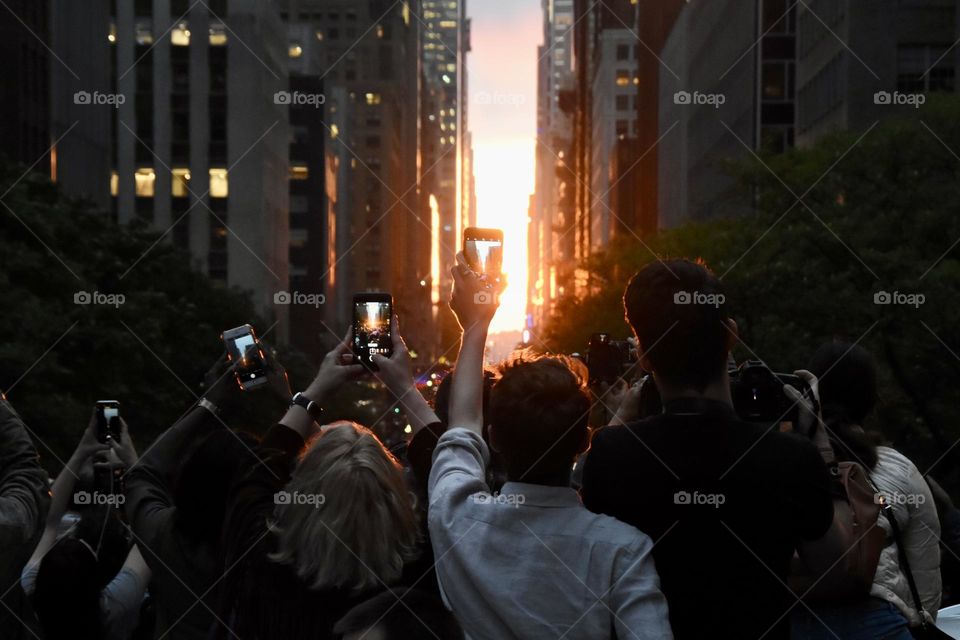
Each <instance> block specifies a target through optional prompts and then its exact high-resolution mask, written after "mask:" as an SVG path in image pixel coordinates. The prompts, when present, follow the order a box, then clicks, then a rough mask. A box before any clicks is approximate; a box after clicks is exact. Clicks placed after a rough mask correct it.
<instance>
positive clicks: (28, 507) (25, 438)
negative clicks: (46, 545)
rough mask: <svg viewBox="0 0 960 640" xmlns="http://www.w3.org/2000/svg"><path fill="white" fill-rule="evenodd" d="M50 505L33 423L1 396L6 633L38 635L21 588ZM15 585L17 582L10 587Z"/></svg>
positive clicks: (0, 527) (0, 620)
mask: <svg viewBox="0 0 960 640" xmlns="http://www.w3.org/2000/svg"><path fill="white" fill-rule="evenodd" d="M49 507H50V487H49V483H48V477H47V474H46V472H45V471H44V470H43V469H42V468H41V467H40V463H39V461H38V459H37V449H36V447H34V445H33V441H31V439H30V435H29V434H28V431H27V427H26V425H25V424H24V423H23V420H21V419H20V416H19V415H17V412H16V411H14V410H13V407H12V406H10V403H8V402H7V401H6V400H3V399H0V589H2V590H3V591H2V592H0V593H4V592H5V595H4V596H3V605H2V606H0V634H2V636H3V637H4V638H11V639H18V638H21V637H33V636H32V635H31V634H29V633H28V632H27V631H26V629H25V628H24V626H23V623H22V621H24V620H28V619H29V616H28V615H27V614H26V611H25V609H24V607H25V605H26V602H25V597H24V595H23V591H22V589H21V588H20V572H21V571H22V570H23V566H24V565H25V564H26V562H27V560H28V559H29V558H30V554H31V553H32V552H33V549H34V548H35V547H36V545H37V542H38V540H39V539H40V535H41V533H42V532H43V524H44V521H45V520H46V517H47V509H48V508H49ZM9 587H12V588H9Z"/></svg>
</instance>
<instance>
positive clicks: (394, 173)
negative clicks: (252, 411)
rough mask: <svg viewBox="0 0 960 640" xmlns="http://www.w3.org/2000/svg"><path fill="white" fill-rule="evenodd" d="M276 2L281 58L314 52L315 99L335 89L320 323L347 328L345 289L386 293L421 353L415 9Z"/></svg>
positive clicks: (425, 324) (425, 236)
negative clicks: (284, 35) (282, 31)
mask: <svg viewBox="0 0 960 640" xmlns="http://www.w3.org/2000/svg"><path fill="white" fill-rule="evenodd" d="M280 4H281V15H282V17H283V19H284V20H285V21H286V23H287V28H288V34H290V37H291V40H290V41H289V42H288V43H287V44H288V54H290V53H293V54H294V55H296V52H297V51H298V49H297V48H296V47H300V49H299V51H301V52H302V53H301V54H300V55H305V54H306V52H308V51H309V50H312V49H313V48H317V49H318V50H319V55H320V71H319V79H322V81H323V87H324V94H325V95H326V96H328V98H329V97H330V96H331V95H333V94H334V93H336V92H337V91H338V90H340V91H341V92H340V93H339V98H338V99H337V100H336V104H331V103H328V104H327V105H326V107H327V109H326V111H327V112H328V117H330V118H331V120H330V121H329V122H327V123H326V124H327V128H328V136H327V140H326V144H327V145H328V147H329V149H328V151H327V161H326V166H327V174H326V176H327V177H326V182H327V184H326V186H325V189H326V192H327V195H328V198H329V196H330V195H331V193H332V192H335V195H336V202H335V204H331V203H330V202H329V201H328V205H327V207H328V209H327V242H326V243H325V245H326V246H327V248H328V255H327V257H326V258H325V260H326V263H327V267H326V268H324V271H327V273H326V275H325V276H324V277H323V280H324V281H325V286H326V287H327V290H326V291H325V292H324V293H325V295H326V296H327V305H328V306H329V308H327V309H325V318H326V320H325V322H327V323H328V324H329V325H330V327H331V330H333V329H334V328H335V327H334V325H336V327H338V328H342V327H346V326H347V324H348V323H349V321H350V314H351V308H350V299H351V296H352V294H353V293H354V292H358V291H369V290H378V291H388V292H390V293H392V294H393V296H394V301H395V308H396V311H397V313H398V315H400V317H402V318H403V319H404V325H403V326H404V333H405V337H406V338H407V341H408V343H409V344H410V346H411V348H413V349H415V350H418V349H423V348H424V345H427V344H430V343H432V342H433V341H434V340H435V336H434V335H433V332H432V331H431V324H430V315H431V313H430V312H431V308H430V299H429V289H428V287H426V286H425V285H421V284H420V283H421V281H425V278H427V277H428V276H429V273H430V245H429V238H430V226H429V225H430V220H429V216H428V215H423V213H422V209H421V207H420V204H419V199H420V173H421V171H422V168H421V163H420V155H419V149H420V127H419V124H420V110H419V109H420V106H419V97H420V93H419V88H420V56H419V45H420V43H419V39H420V29H421V24H420V21H419V19H418V17H417V15H416V14H415V11H416V10H417V8H418V7H416V6H414V5H411V3H409V2H387V1H385V0H369V1H366V2H356V1H355V0H284V1H283V2H281V3H280ZM308 39H309V40H310V42H309V43H308V42H307V40H308ZM308 45H309V46H308ZM334 108H335V109H336V112H333V109H334ZM334 125H335V126H336V129H334ZM334 165H336V171H333V167H334ZM321 275H323V274H321ZM339 330H340V329H337V331H339ZM327 333H328V334H329V333H330V332H327ZM331 338H332V335H331Z"/></svg>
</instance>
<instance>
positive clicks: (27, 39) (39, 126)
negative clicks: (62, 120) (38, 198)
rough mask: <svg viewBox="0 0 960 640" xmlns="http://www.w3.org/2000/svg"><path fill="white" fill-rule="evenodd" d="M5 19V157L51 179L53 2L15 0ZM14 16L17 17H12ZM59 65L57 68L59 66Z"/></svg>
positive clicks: (0, 36)
mask: <svg viewBox="0 0 960 640" xmlns="http://www.w3.org/2000/svg"><path fill="white" fill-rule="evenodd" d="M4 10H5V11H6V12H7V15H6V16H5V17H4V19H3V20H0V56H2V59H3V60H4V62H5V65H6V71H5V73H4V74H3V79H2V80H0V153H2V154H3V155H5V156H6V157H7V158H9V159H10V160H14V161H16V162H20V163H23V164H25V165H27V166H31V165H34V163H36V167H35V169H36V170H37V171H41V172H44V173H47V174H49V172H50V171H51V168H52V166H51V158H50V157H48V156H47V149H48V148H49V147H50V145H51V143H52V142H53V140H52V139H51V138H50V87H49V77H50V63H51V59H50V55H49V54H48V52H47V49H46V47H45V43H46V42H47V41H49V39H50V34H49V31H50V26H49V19H50V18H49V11H50V1H49V0H14V1H12V2H10V3H9V4H8V5H7V6H6V8H5V9H4ZM11 14H12V15H11ZM54 64H57V63H56V62H55V61H54Z"/></svg>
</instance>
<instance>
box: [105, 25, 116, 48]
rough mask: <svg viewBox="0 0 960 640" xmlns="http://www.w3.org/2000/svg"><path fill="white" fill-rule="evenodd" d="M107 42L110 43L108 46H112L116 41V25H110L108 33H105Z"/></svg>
mask: <svg viewBox="0 0 960 640" xmlns="http://www.w3.org/2000/svg"><path fill="white" fill-rule="evenodd" d="M107 40H109V41H110V44H113V43H115V42H116V41H117V25H116V23H113V22H111V23H110V31H109V32H107Z"/></svg>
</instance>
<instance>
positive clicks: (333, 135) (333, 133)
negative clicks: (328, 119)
mask: <svg viewBox="0 0 960 640" xmlns="http://www.w3.org/2000/svg"><path fill="white" fill-rule="evenodd" d="M339 135H340V127H338V126H337V125H335V124H332V125H330V137H331V138H333V139H334V140H336V139H337V136H339Z"/></svg>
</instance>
